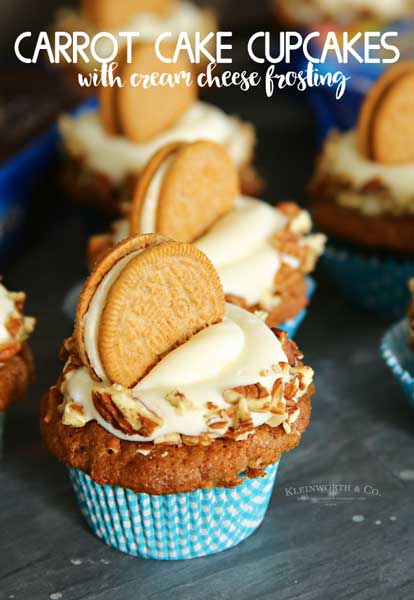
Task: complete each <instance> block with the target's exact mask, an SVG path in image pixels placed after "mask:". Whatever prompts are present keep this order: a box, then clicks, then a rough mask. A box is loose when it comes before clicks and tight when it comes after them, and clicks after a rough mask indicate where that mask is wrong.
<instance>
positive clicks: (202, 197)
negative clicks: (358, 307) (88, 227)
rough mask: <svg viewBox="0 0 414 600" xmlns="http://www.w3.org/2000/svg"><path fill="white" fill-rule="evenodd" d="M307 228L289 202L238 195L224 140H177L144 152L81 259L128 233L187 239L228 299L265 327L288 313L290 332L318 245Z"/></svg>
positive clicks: (305, 218)
mask: <svg viewBox="0 0 414 600" xmlns="http://www.w3.org/2000/svg"><path fill="white" fill-rule="evenodd" d="M311 229H312V222H311V219H310V216H309V214H308V213H307V212H306V211H304V210H302V209H300V208H299V206H298V205H297V204H294V203H293V202H283V203H280V204H278V205H276V206H275V207H272V206H270V205H268V204H267V203H266V202H263V201H262V200H257V199H253V198H251V197H247V196H243V195H241V194H240V192H239V178H238V173H237V169H236V168H235V166H234V163H233V162H232V160H231V158H230V156H229V154H228V152H227V151H226V149H225V147H224V146H222V145H220V144H217V143H215V142H209V141H197V142H192V143H183V142H180V143H176V144H170V145H168V146H165V147H163V148H161V150H159V151H158V152H157V153H156V154H155V155H154V156H153V157H152V158H151V159H150V161H149V162H148V163H147V165H146V167H145V168H144V170H143V171H142V174H141V178H140V181H139V183H138V186H137V188H136V190H135V193H134V196H133V202H132V205H131V206H130V208H129V209H128V213H127V215H126V217H125V218H124V219H121V220H118V221H116V222H114V224H113V226H112V231H111V232H110V233H108V234H104V235H98V236H93V237H92V238H91V239H90V241H89V247H88V260H89V264H90V265H93V264H94V263H95V262H96V260H97V259H98V258H99V257H100V256H102V254H103V253H104V252H105V251H107V250H108V248H111V247H112V246H113V245H114V244H116V243H117V242H119V241H120V240H122V239H124V238H126V237H128V236H129V235H130V234H134V235H136V234H143V233H159V234H161V235H165V236H167V237H170V238H172V239H174V240H177V241H181V242H192V243H194V245H195V246H197V247H198V248H199V249H200V250H201V251H202V252H204V253H205V254H206V255H207V256H208V257H209V259H210V260H211V262H212V263H213V265H214V267H215V268H216V269H217V272H218V274H219V276H220V279H221V282H222V285H223V288H224V292H225V294H226V300H227V301H228V302H232V303H233V304H237V305H239V306H241V307H242V308H244V309H247V310H249V311H251V312H257V311H259V312H260V314H261V315H262V317H263V318H264V319H265V320H266V323H267V324H268V325H269V326H270V327H275V326H280V325H281V324H283V323H286V322H287V321H290V320H291V319H293V322H291V323H290V329H289V333H290V335H293V334H294V333H295V329H296V327H297V326H298V325H299V323H300V321H301V319H302V318H303V316H304V313H303V312H302V311H303V310H304V309H305V307H306V306H307V304H308V297H309V287H308V286H309V284H308V282H307V279H306V275H308V274H309V273H311V272H312V271H313V269H314V268H315V264H316V262H317V260H318V258H319V256H320V255H321V253H322V252H323V249H324V244H325V236H324V235H321V234H311V233H310V231H311Z"/></svg>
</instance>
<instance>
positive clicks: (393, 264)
mask: <svg viewBox="0 0 414 600" xmlns="http://www.w3.org/2000/svg"><path fill="white" fill-rule="evenodd" d="M321 263H322V265H323V266H324V267H325V268H326V270H327V271H329V273H330V275H331V277H332V278H333V279H334V281H335V283H336V284H337V286H338V287H339V288H340V290H341V291H342V292H343V294H344V296H345V297H346V298H348V300H350V301H351V302H352V303H354V304H356V305H357V306H360V307H362V308H365V309H367V310H371V311H374V312H377V313H379V314H382V315H384V316H388V317H392V318H401V317H402V316H403V315H404V314H405V311H406V309H407V306H408V302H409V299H410V298H409V293H408V287H407V281H408V280H409V279H410V277H414V257H413V259H412V260H411V259H408V258H407V259H400V260H399V259H398V258H393V257H387V256H379V255H375V254H374V253H372V254H369V253H364V252H359V251H358V250H356V249H355V250H354V249H353V248H350V247H348V246H346V245H341V244H339V243H338V244H332V243H329V244H328V246H327V248H326V250H325V253H324V255H323V256H322V259H321Z"/></svg>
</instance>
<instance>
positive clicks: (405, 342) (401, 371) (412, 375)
mask: <svg viewBox="0 0 414 600" xmlns="http://www.w3.org/2000/svg"><path fill="white" fill-rule="evenodd" d="M409 290H410V296H411V300H410V305H409V309H408V319H403V320H402V321H400V322H399V323H396V324H395V325H393V326H392V327H391V328H390V329H389V330H388V331H387V333H386V334H385V336H384V338H383V340H382V343H381V352H382V356H383V358H384V360H385V362H386V363H387V365H388V366H389V368H390V369H391V371H392V373H393V375H394V376H395V377H396V378H397V379H398V381H399V382H400V384H401V387H402V388H403V390H404V392H405V393H406V395H407V397H408V399H409V402H410V405H411V406H412V407H413V408H414V280H413V279H411V280H410V283H409Z"/></svg>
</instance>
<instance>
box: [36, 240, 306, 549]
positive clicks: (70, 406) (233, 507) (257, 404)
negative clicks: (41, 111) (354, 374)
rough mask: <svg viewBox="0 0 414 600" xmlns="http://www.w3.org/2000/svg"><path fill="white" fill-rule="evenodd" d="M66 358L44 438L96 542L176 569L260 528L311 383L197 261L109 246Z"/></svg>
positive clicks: (49, 403)
mask: <svg viewBox="0 0 414 600" xmlns="http://www.w3.org/2000/svg"><path fill="white" fill-rule="evenodd" d="M137 281H139V283H140V285H139V286H138V285H137ZM64 355H65V356H64V357H65V358H66V365H65V368H64V370H63V375H62V376H61V377H60V378H59V380H58V382H57V384H56V385H55V386H53V387H52V388H51V389H50V391H49V393H48V394H47V395H46V397H45V398H44V399H43V402H42V415H41V428H42V433H43V439H44V441H45V443H46V445H47V447H48V448H49V450H50V451H51V452H52V453H53V454H55V455H56V456H57V458H58V459H59V460H61V461H62V462H63V463H64V464H66V465H67V466H68V467H69V469H70V475H71V480H72V483H73V486H74V489H75V492H76V494H77V496H78V500H79V503H80V507H81V509H82V511H83V513H84V515H85V516H86V518H87V520H88V523H89V525H90V526H91V528H92V529H93V531H94V532H95V534H96V535H97V536H98V537H100V538H101V539H103V540H104V541H105V542H106V543H107V544H109V545H111V546H113V547H115V548H117V549H119V550H121V551H123V552H128V553H130V554H133V555H136V556H144V557H149V558H162V559H177V558H191V557H196V556H203V555H206V554H211V553H215V552H218V551H220V550H223V549H225V548H229V547H231V546H233V545H235V544H237V543H239V542H240V541H242V540H243V539H245V538H246V537H247V536H248V535H250V534H251V533H252V532H253V531H254V530H255V529H256V528H257V527H258V525H259V524H260V522H261V520H262V519H263V516H264V513H265V511H266V507H267V503H268V501H269V498H270V494H271V491H272V487H273V481H274V477H275V474H276V469H277V463H278V461H279V458H280V455H281V453H282V452H284V451H288V450H290V449H292V448H294V447H295V446H296V445H297V444H298V443H299V441H300V439H301V434H302V433H303V432H304V431H305V429H306V427H307V425H308V422H309V417H310V396H311V394H312V392H313V386H312V378H313V371H312V369H311V368H310V367H306V366H303V364H302V362H301V359H302V355H301V353H300V351H299V350H298V348H297V346H296V345H295V344H294V343H293V342H291V341H289V339H288V337H287V335H286V333H284V332H281V331H275V332H272V331H271V330H270V329H269V328H268V327H267V326H266V325H265V324H264V323H263V322H262V321H261V319H259V318H258V317H256V316H255V315H252V314H251V313H249V312H247V311H244V310H243V309H241V308H240V307H236V306H232V305H227V307H226V306H225V302H224V294H223V292H222V289H221V285H220V281H219V278H218V276H217V273H216V272H215V270H214V268H213V266H212V265H211V263H210V262H209V261H208V259H207V258H206V257H205V256H204V255H203V254H202V253H201V252H200V251H199V250H197V249H196V248H195V247H193V246H190V245H188V244H183V243H179V242H172V241H170V240H167V239H166V238H163V237H161V236H157V235H146V236H137V237H131V238H129V239H128V240H126V241H124V242H122V243H121V244H119V245H118V246H116V247H115V248H114V249H113V250H112V251H111V252H110V253H108V254H107V255H106V256H105V257H104V258H103V259H102V261H101V262H100V263H99V264H98V265H97V266H96V268H95V270H94V272H93V273H92V274H91V276H90V278H89V280H88V281H87V283H86V284H85V287H84V289H83V291H82V294H81V296H80V300H79V304H78V311H77V322H76V326H75V332H74V338H72V339H70V340H68V341H67V342H66V343H65V345H64Z"/></svg>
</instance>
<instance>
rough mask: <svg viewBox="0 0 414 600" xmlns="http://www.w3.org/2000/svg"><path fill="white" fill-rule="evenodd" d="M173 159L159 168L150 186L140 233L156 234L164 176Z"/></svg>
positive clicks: (143, 210)
mask: <svg viewBox="0 0 414 600" xmlns="http://www.w3.org/2000/svg"><path fill="white" fill-rule="evenodd" d="M172 161H173V157H171V156H170V157H168V158H167V159H166V160H165V161H164V162H163V164H162V165H161V166H160V167H159V169H158V170H157V172H156V173H155V175H154V177H153V178H152V180H151V183H150V184H149V186H148V189H147V193H146V196H145V200H144V206H143V207H142V212H141V231H140V233H155V232H156V228H157V209H158V202H159V198H160V192H161V186H162V182H163V179H164V175H165V174H166V172H167V171H168V169H169V167H170V165H171V163H172Z"/></svg>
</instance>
